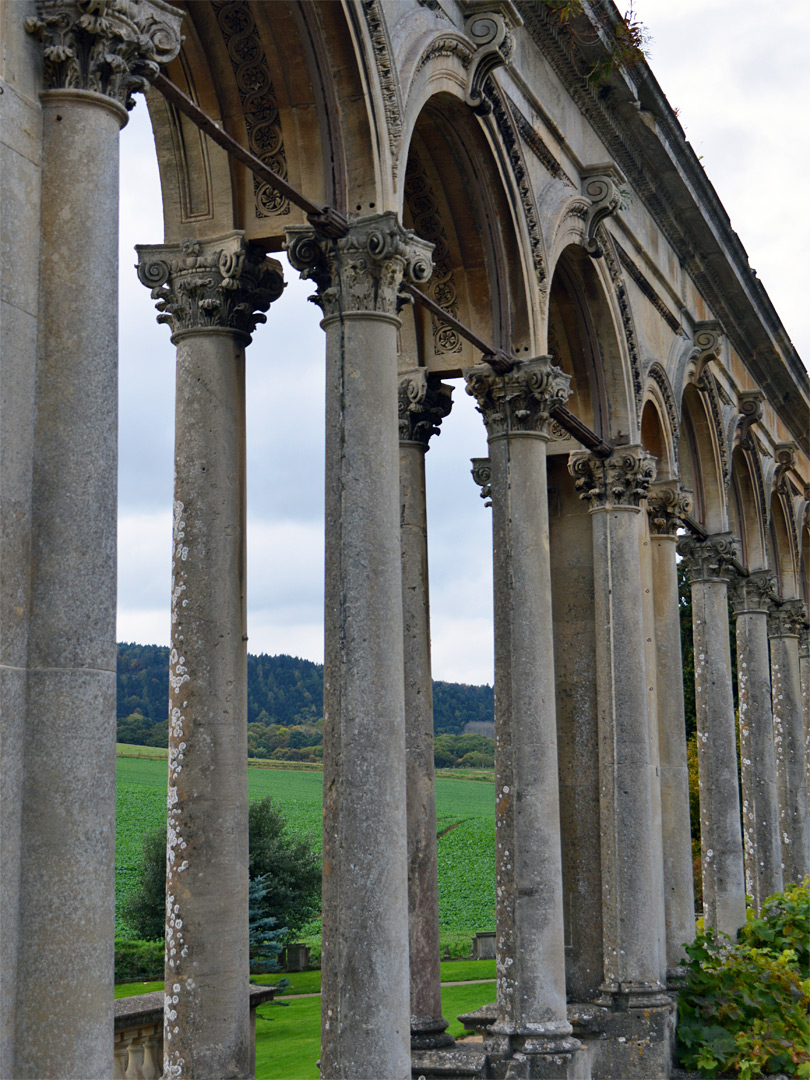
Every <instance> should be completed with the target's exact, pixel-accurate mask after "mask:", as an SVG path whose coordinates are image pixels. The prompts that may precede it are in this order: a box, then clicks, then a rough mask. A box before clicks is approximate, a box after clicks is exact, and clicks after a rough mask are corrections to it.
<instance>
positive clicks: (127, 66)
mask: <svg viewBox="0 0 810 1080" xmlns="http://www.w3.org/2000/svg"><path fill="white" fill-rule="evenodd" d="M182 19H183V13H182V12H181V11H179V10H178V9H177V8H176V7H174V5H173V4H169V3H167V2H166V0H137V2H135V0H38V2H37V15H36V16H35V17H32V18H29V19H26V20H25V29H26V30H27V31H28V33H29V34H33V35H34V37H36V38H37V39H38V40H39V41H40V42H42V53H43V56H44V58H45V71H44V76H45V87H46V89H48V90H92V91H95V92H96V93H97V94H103V95H104V96H105V97H108V98H111V99H112V100H113V101H116V102H118V104H119V105H123V106H124V107H125V108H127V109H132V108H134V105H135V99H134V98H133V94H136V93H138V92H144V93H145V92H146V91H147V90H148V89H149V86H150V83H151V82H152V80H153V79H154V78H155V76H156V75H157V74H158V73H159V72H160V68H161V65H163V64H168V63H169V61H170V60H173V59H174V58H175V56H177V54H178V53H179V51H180V45H181V42H182V37H181V35H180V23H181V22H182Z"/></svg>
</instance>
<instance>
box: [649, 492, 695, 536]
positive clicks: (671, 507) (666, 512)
mask: <svg viewBox="0 0 810 1080" xmlns="http://www.w3.org/2000/svg"><path fill="white" fill-rule="evenodd" d="M691 512H692V497H691V495H690V493H689V492H688V491H685V490H684V489H683V488H679V487H678V486H677V485H676V484H666V485H665V484H661V485H657V484H654V485H653V486H652V487H651V489H650V492H649V494H648V496H647V516H648V518H649V522H650V534H651V535H652V536H675V534H676V533H677V531H678V529H680V528H681V526H682V525H683V519H684V517H685V516H686V515H687V514H691Z"/></svg>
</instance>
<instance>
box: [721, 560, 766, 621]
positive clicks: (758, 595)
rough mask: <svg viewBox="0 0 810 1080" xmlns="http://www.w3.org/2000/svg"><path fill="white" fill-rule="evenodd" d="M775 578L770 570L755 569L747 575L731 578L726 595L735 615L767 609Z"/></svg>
mask: <svg viewBox="0 0 810 1080" xmlns="http://www.w3.org/2000/svg"><path fill="white" fill-rule="evenodd" d="M775 589H776V580H775V578H774V575H773V574H772V573H771V571H770V570H755V571H754V572H753V573H751V574H749V575H748V577H742V576H740V577H737V578H734V579H732V581H731V583H730V586H729V590H728V595H729V599H730V600H731V604H732V607H733V608H734V614H735V615H744V614H747V613H748V612H752V611H756V612H762V611H765V612H767V611H769V610H770V607H771V597H772V595H773V593H774V590H775Z"/></svg>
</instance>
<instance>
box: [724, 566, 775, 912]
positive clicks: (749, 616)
mask: <svg viewBox="0 0 810 1080" xmlns="http://www.w3.org/2000/svg"><path fill="white" fill-rule="evenodd" d="M773 589H774V579H773V574H771V573H769V572H768V571H766V570H758V571H756V572H755V573H753V574H749V576H748V577H738V578H736V579H735V580H734V581H733V583H732V585H731V588H730V595H731V603H732V607H733V610H734V614H735V616H736V621H737V688H738V699H739V712H740V757H741V759H742V760H741V773H742V807H743V842H744V847H745V886H746V891H747V892H748V893H750V894H751V897H752V898H753V903H754V910H755V911H757V912H759V910H760V909H761V907H762V901H763V900H764V899H765V897H766V896H770V895H771V893H775V892H778V891H779V890H780V889H781V888H782V867H781V848H780V843H779V806H778V800H777V795H776V761H775V757H774V739H773V712H772V709H771V670H770V662H769V658H768V610H769V608H770V603H771V602H770V596H771V593H772V592H773Z"/></svg>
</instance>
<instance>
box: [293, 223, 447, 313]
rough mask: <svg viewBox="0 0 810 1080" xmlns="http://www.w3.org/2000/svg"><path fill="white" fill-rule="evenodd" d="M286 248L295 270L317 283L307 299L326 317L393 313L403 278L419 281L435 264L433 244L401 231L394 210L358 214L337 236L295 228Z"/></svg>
mask: <svg viewBox="0 0 810 1080" xmlns="http://www.w3.org/2000/svg"><path fill="white" fill-rule="evenodd" d="M286 246H287V253H288V256H289V259H290V262H291V263H292V265H293V266H294V267H295V269H296V270H298V271H299V272H300V274H301V276H302V277H303V278H310V279H311V280H312V281H314V282H315V284H316V286H317V292H316V293H315V294H314V296H311V297H310V298H309V299H310V300H311V301H312V302H313V303H315V304H317V305H318V307H320V309H321V310H322V311H323V313H324V316H326V317H327V318H328V317H330V316H333V315H339V314H345V313H347V312H352V311H368V312H380V313H385V314H389V315H396V314H397V311H398V310H399V286H400V283H401V281H402V279H403V277H404V278H406V279H407V280H408V281H410V282H412V283H413V284H414V285H421V284H423V283H424V282H426V281H428V280H429V278H430V275H431V271H432V268H433V263H432V260H431V250H432V248H433V245H432V244H429V243H427V241H425V240H421V239H420V238H419V237H418V236H416V234H415V233H412V232H409V231H408V230H407V229H403V227H402V226H401V225H400V224H399V222H398V221H397V218H396V215H395V214H393V213H385V214H373V215H372V216H370V217H366V218H358V219H357V220H356V221H354V222H352V224H351V226H350V228H349V232H348V233H347V234H346V236H342V237H340V238H339V239H337V240H329V239H326V238H324V237H322V236H319V235H318V234H317V233H316V232H315V231H314V230H313V229H310V228H307V227H306V226H294V227H293V228H290V229H288V230H287V245H286Z"/></svg>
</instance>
